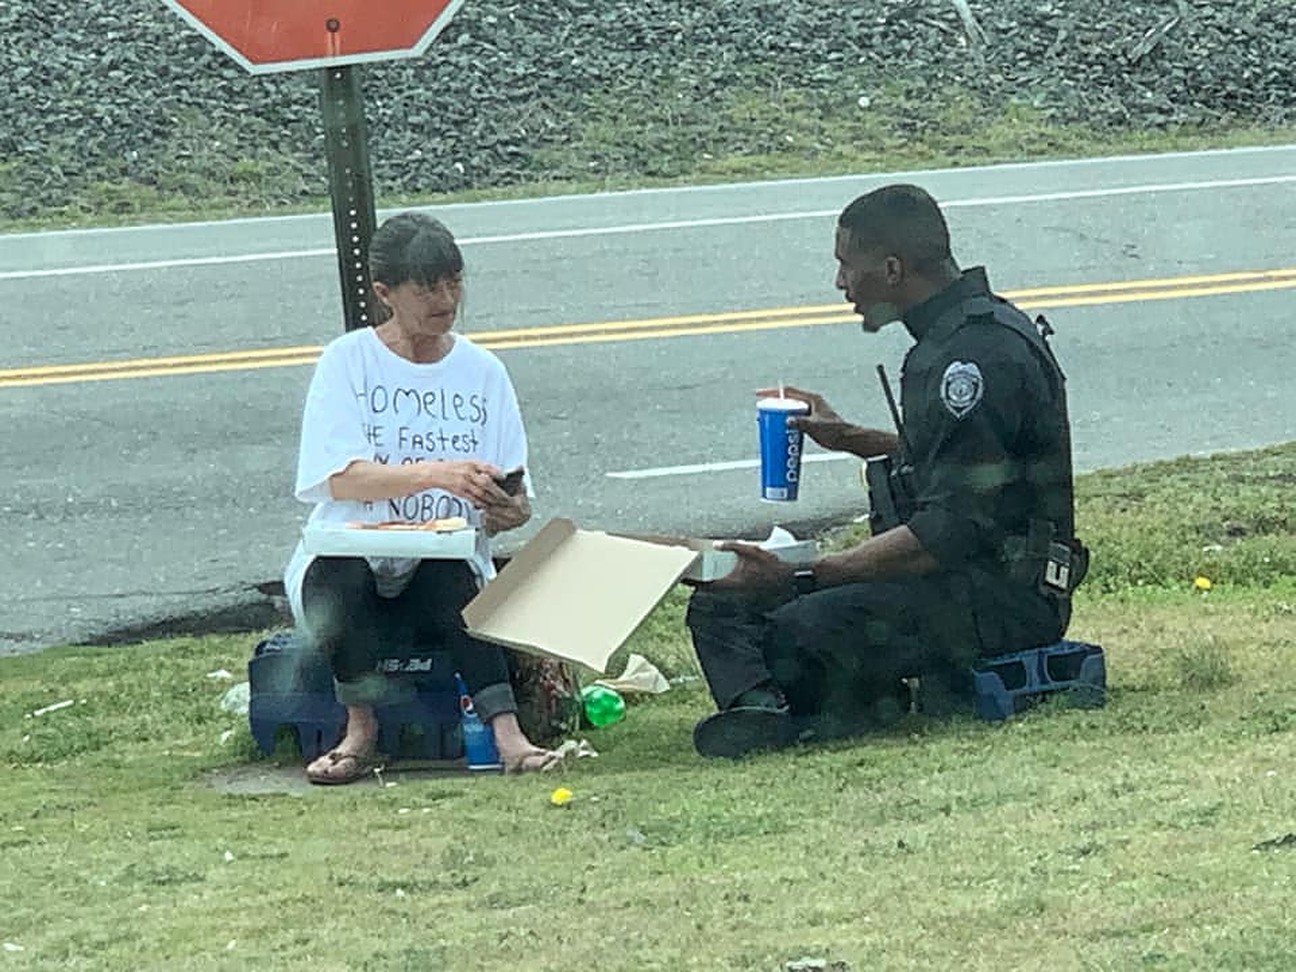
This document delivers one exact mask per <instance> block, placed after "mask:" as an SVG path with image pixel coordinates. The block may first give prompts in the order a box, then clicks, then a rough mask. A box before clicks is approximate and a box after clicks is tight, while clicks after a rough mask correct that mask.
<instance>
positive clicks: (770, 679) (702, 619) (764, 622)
mask: <svg viewBox="0 0 1296 972" xmlns="http://www.w3.org/2000/svg"><path fill="white" fill-rule="evenodd" d="M973 601H974V598H973V595H972V592H971V589H970V587H969V585H968V584H967V582H966V579H964V578H960V577H954V576H951V575H946V574H938V575H933V576H931V577H917V578H912V579H908V580H905V581H901V582H886V583H867V584H848V585H843V586H840V587H831V588H827V589H825V590H821V591H815V592H814V593H811V594H807V595H805V596H803V597H798V598H795V599H794V600H792V601H789V602H787V603H785V604H783V605H781V606H779V607H776V608H774V609H773V610H761V609H758V608H756V607H753V606H752V605H751V604H750V602H747V601H744V600H742V599H739V598H737V597H735V596H733V595H732V594H725V593H722V592H716V591H713V590H708V589H706V588H699V589H698V590H696V591H695V592H694V594H693V596H692V598H691V600H690V601H689V607H688V613H687V616H686V620H687V623H688V627H689V629H690V631H691V632H692V635H693V646H694V649H695V650H696V652H697V656H698V660H699V662H700V663H701V665H702V671H703V674H705V676H706V680H707V684H708V685H709V687H710V689H711V695H712V697H713V698H714V699H715V702H716V705H717V706H718V707H720V708H721V709H724V708H727V707H728V706H730V705H731V704H732V703H733V702H734V700H735V699H736V698H737V697H738V696H739V695H741V694H742V693H743V692H745V691H747V690H748V689H752V688H755V687H757V686H761V685H766V684H769V683H773V684H774V685H775V686H776V687H778V688H779V689H781V690H782V692H783V694H784V695H785V696H786V697H787V700H788V704H789V707H790V708H791V710H792V713H793V715H794V716H799V717H803V718H810V719H813V718H818V717H829V718H830V719H832V720H837V721H838V722H840V723H842V724H843V725H856V724H867V722H868V721H869V718H870V715H871V713H872V712H873V710H874V707H875V706H876V704H877V703H878V702H879V700H882V699H885V698H888V697H889V698H892V699H895V698H896V697H897V695H898V694H901V693H902V688H903V687H902V683H901V680H902V679H904V678H907V677H910V676H919V677H922V676H924V675H927V676H941V675H946V674H948V673H951V672H954V671H966V668H967V666H968V665H970V664H971V663H972V662H973V661H974V660H975V659H976V657H977V656H978V655H982V654H993V653H996V652H1000V651H1014V650H1019V649H1022V648H1027V647H1031V646H1032V645H1033V644H1045V643H1047V642H1048V641H1049V640H1050V639H1051V638H1053V637H1054V636H1056V634H1057V632H1056V630H1055V626H1054V622H1053V621H1052V620H1050V618H1049V616H1047V615H1044V616H1041V617H1040V618H1038V619H1035V620H1034V622H1033V623H1032V624H1030V625H1027V626H1020V625H1019V624H1017V623H1008V624H1007V625H1006V626H1005V625H1004V624H995V625H993V626H987V624H986V623H985V622H986V621H987V619H986V618H984V617H982V618H980V619H978V618H977V617H976V612H975V611H974V609H973ZM1004 620H1009V619H1007V618H1004ZM988 629H992V630H993V632H994V634H993V641H994V642H996V644H994V645H988V644H986V640H985V635H986V634H987V633H988ZM1032 629H1033V630H1032ZM1001 641H1002V642H1003V643H999V642H1001Z"/></svg>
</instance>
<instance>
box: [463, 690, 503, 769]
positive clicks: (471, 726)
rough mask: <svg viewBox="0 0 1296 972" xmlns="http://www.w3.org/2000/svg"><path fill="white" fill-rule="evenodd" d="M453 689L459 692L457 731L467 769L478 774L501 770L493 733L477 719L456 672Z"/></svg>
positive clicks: (470, 700)
mask: <svg viewBox="0 0 1296 972" xmlns="http://www.w3.org/2000/svg"><path fill="white" fill-rule="evenodd" d="M455 687H456V689H457V690H458V692H459V731H460V732H461V733H463V748H464V760H465V761H466V762H467V763H468V768H469V769H470V770H474V771H478V772H491V771H498V770H502V769H503V768H504V764H503V763H501V762H500V758H499V751H498V750H497V749H496V748H495V733H493V732H491V727H490V726H488V725H486V723H484V722H482V721H481V719H479V718H477V710H476V709H475V708H473V700H472V696H471V695H469V694H468V686H467V685H466V684H465V683H464V680H463V676H461V675H460V674H459V673H458V672H455Z"/></svg>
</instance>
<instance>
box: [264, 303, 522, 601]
mask: <svg viewBox="0 0 1296 972" xmlns="http://www.w3.org/2000/svg"><path fill="white" fill-rule="evenodd" d="M456 459H477V460H480V461H482V462H489V463H493V464H494V465H495V466H497V467H499V469H500V470H501V471H504V472H507V471H509V470H511V469H516V468H518V467H519V466H525V465H526V461H527V443H526V432H525V430H524V428H523V426H522V414H521V411H520V410H519V408H518V402H517V393H516V392H515V391H514V390H513V383H512V381H510V380H509V376H508V372H507V371H506V370H505V368H504V363H503V362H502V361H500V359H499V358H497V357H496V356H495V355H494V354H493V353H491V352H490V351H487V350H486V349H485V348H481V347H478V346H477V345H476V344H473V342H472V341H470V340H469V339H468V338H466V337H464V336H463V335H458V334H457V335H455V336H454V345H453V346H452V347H451V349H450V353H449V354H447V355H446V356H445V357H444V358H442V359H441V360H440V361H437V362H434V363H432V364H416V363H415V362H413V361H408V360H406V359H405V358H402V357H401V356H400V355H398V354H396V353H395V352H394V351H392V350H391V349H390V348H389V347H387V345H385V344H384V343H383V341H382V339H381V338H380V337H379V336H378V335H377V334H376V333H375V332H374V330H373V328H369V327H362V328H358V329H356V330H354V331H351V332H349V333H347V334H344V335H343V336H342V337H339V338H336V339H335V340H333V341H331V342H330V343H329V344H328V346H327V347H325V348H324V353H323V354H321V355H320V359H319V361H318V362H317V363H316V365H315V374H314V376H313V377H312V378H311V383H310V390H309V391H308V392H307V393H306V407H305V411H304V413H303V416H302V433H301V448H300V452H299V454H298V459H297V484H296V487H295V491H296V495H297V498H298V499H299V500H301V501H302V502H303V503H314V504H315V509H314V510H313V511H312V512H311V515H310V522H312V523H345V522H349V521H356V520H359V521H364V522H371V523H377V522H382V521H385V520H404V521H407V522H411V523H424V522H426V521H428V520H432V519H441V518H443V517H449V516H462V517H464V519H466V520H467V521H468V523H469V525H470V526H474V527H478V528H479V532H478V534H477V550H476V552H475V553H474V555H473V557H472V558H471V559H470V560H469V561H468V563H469V566H470V567H472V569H473V571H474V572H475V573H476V574H477V577H478V582H479V583H485V582H486V581H487V580H489V579H490V578H492V577H494V576H495V568H494V565H493V563H492V561H491V555H490V539H489V538H488V537H487V536H486V533H485V531H484V530H480V527H481V512H480V511H479V510H477V509H475V508H474V507H473V506H472V504H471V503H469V502H468V501H467V500H465V499H461V498H460V497H458V496H455V495H454V494H453V493H448V492H446V491H445V490H441V489H428V490H424V491H423V492H421V493H415V494H413V495H410V496H402V497H399V498H397V499H390V500H373V501H371V502H366V501H363V500H335V499H333V497H332V495H330V493H329V484H328V480H329V477H330V476H332V475H334V474H335V473H339V472H341V471H342V470H344V469H346V468H347V466H349V465H350V464H351V463H353V462H356V461H358V460H359V461H370V462H381V463H389V464H392V465H396V464H403V463H412V462H437V461H441V460H456ZM528 487H529V483H528ZM312 559H313V558H312V557H311V556H310V555H309V554H307V553H306V552H305V550H303V549H302V545H301V543H300V542H299V543H298V545H297V549H296V551H295V552H294V553H293V556H292V559H291V560H290V561H289V562H288V566H287V568H286V570H285V571H284V588H285V589H286V592H287V594H288V600H289V603H290V604H291V605H292V611H293V616H294V617H295V618H296V620H297V622H298V624H301V623H302V620H303V611H302V596H301V590H302V578H303V577H304V576H305V575H306V568H307V567H308V566H309V565H310V562H311V560H312ZM370 566H371V567H372V568H373V569H374V574H375V577H376V578H377V580H378V586H379V593H380V594H383V595H384V596H388V597H391V596H395V595H396V594H398V593H400V591H401V590H403V589H404V587H405V585H406V584H407V583H408V582H409V579H410V577H411V576H412V575H413V572H414V570H415V569H416V568H417V566H418V561H417V560H405V559H397V558H390V557H382V558H373V559H371V560H370Z"/></svg>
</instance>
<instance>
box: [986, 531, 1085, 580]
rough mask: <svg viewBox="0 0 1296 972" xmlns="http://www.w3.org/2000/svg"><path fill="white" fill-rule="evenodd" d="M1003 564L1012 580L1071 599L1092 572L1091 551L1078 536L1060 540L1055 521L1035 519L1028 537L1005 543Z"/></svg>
mask: <svg viewBox="0 0 1296 972" xmlns="http://www.w3.org/2000/svg"><path fill="white" fill-rule="evenodd" d="M1003 563H1004V566H1005V567H1007V569H1008V576H1009V578H1010V579H1011V580H1013V581H1015V582H1017V583H1020V584H1022V585H1025V586H1028V587H1035V588H1037V589H1038V590H1039V592H1040V593H1041V594H1046V595H1048V596H1049V597H1055V598H1069V597H1070V596H1071V592H1072V591H1074V590H1075V589H1076V588H1077V587H1079V586H1080V582H1081V581H1082V580H1084V578H1085V574H1087V573H1088V572H1089V548H1088V547H1086V546H1085V545H1084V544H1083V543H1081V542H1080V541H1079V540H1078V539H1076V538H1074V537H1070V538H1059V537H1058V536H1057V527H1056V525H1055V524H1054V523H1053V522H1052V521H1051V520H1031V521H1030V524H1029V527H1028V530H1027V533H1026V535H1025V536H1013V537H1008V538H1007V539H1005V540H1004V544H1003Z"/></svg>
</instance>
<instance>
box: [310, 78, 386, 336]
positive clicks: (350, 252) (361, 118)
mask: <svg viewBox="0 0 1296 972" xmlns="http://www.w3.org/2000/svg"><path fill="white" fill-rule="evenodd" d="M358 71H359V68H356V67H352V66H350V65H343V66H341V67H330V68H325V69H324V85H323V88H322V90H321V91H320V105H321V107H322V108H323V111H324V151H325V153H327V155H328V174H329V196H330V198H332V200H333V236H334V238H335V239H336V241H337V258H338V274H339V276H340V279H341V280H342V313H343V315H344V320H345V321H346V329H347V330H348V331H354V330H355V329H356V328H358V327H369V326H370V325H371V324H379V323H382V319H383V316H382V314H381V313H378V312H379V311H381V308H380V307H377V306H372V305H371V302H372V301H373V287H372V283H373V282H372V281H371V280H370V279H369V240H370V239H372V237H373V232H374V229H375V228H377V217H376V216H375V215H374V195H373V176H372V174H371V173H370V171H369V140H368V131H367V128H366V125H365V115H364V99H363V97H362V96H361V93H360V77H359V75H358V74H357V72H358Z"/></svg>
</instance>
